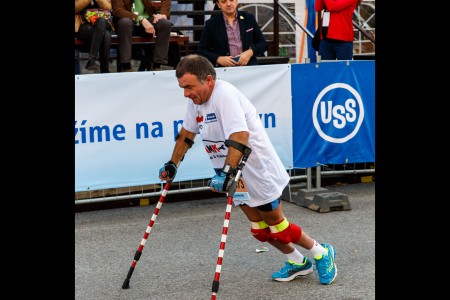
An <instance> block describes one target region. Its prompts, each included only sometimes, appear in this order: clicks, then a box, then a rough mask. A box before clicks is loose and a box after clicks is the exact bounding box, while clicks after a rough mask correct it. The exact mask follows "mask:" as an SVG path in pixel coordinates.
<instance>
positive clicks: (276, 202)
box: [240, 198, 280, 211]
mask: <svg viewBox="0 0 450 300" xmlns="http://www.w3.org/2000/svg"><path fill="white" fill-rule="evenodd" d="M240 205H247V204H240ZM279 205H280V198H278V199H275V200H273V201H272V202H270V203H267V204H264V205H261V206H257V207H256V208H257V209H258V210H260V211H272V210H274V209H275V208H277V207H278V206H279Z"/></svg>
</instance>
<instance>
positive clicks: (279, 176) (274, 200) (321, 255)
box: [159, 55, 337, 298]
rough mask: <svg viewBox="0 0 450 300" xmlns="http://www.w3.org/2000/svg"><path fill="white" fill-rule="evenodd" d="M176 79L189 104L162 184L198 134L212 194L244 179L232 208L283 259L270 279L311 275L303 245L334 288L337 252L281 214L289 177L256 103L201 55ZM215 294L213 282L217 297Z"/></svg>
mask: <svg viewBox="0 0 450 300" xmlns="http://www.w3.org/2000/svg"><path fill="white" fill-rule="evenodd" d="M175 75H176V77H177V80H178V84H179V86H180V87H181V88H182V89H183V91H184V96H185V97H186V98H189V99H190V101H189V102H188V105H187V110H186V113H185V116H184V120H183V126H182V128H181V130H180V133H179V135H178V136H177V138H176V143H175V146H174V150H173V153H172V156H171V158H170V160H169V161H168V162H167V163H166V164H165V165H164V166H163V167H162V168H161V169H160V171H159V177H160V179H162V180H166V181H168V182H171V181H172V180H173V179H174V177H175V175H176V172H177V165H178V164H179V162H180V160H181V159H182V158H183V156H184V154H185V153H186V151H188V150H189V148H190V147H191V146H192V143H193V141H194V138H195V136H196V133H200V136H201V138H202V141H203V144H204V146H205V150H206V152H207V154H208V155H209V157H210V159H211V162H212V164H213V167H214V170H215V171H216V175H214V176H213V177H212V178H211V180H210V187H211V189H212V190H213V191H215V192H222V193H223V192H228V189H229V187H230V185H231V184H232V183H233V182H234V179H235V177H236V174H239V175H241V176H240V178H238V179H239V183H238V184H237V186H236V190H235V191H234V194H233V197H232V198H233V199H232V200H233V203H234V205H235V206H239V208H240V209H241V210H242V211H243V212H244V214H245V215H246V216H247V218H248V220H249V221H250V222H251V228H250V232H251V233H252V235H253V236H254V237H255V238H256V239H257V240H259V241H261V242H268V243H269V244H271V245H272V246H273V247H275V248H276V249H278V250H279V251H281V252H282V253H284V254H285V265H284V266H283V267H282V268H281V270H279V271H277V272H274V273H273V274H272V279H273V280H276V281H291V280H293V279H295V278H297V277H298V276H304V275H308V274H310V273H312V272H313V265H312V262H311V260H310V259H308V258H307V257H306V256H304V255H303V254H302V253H300V251H299V250H298V249H297V248H296V247H295V245H299V246H301V247H302V248H305V249H307V250H309V251H310V252H311V254H312V256H313V257H314V260H315V263H316V267H317V271H318V274H319V280H320V283H322V284H330V283H332V282H333V280H334V279H335V278H336V274H337V269H336V265H335V263H334V259H335V255H336V252H335V250H334V248H333V247H332V246H331V245H329V244H319V243H317V242H316V241H315V240H314V239H312V238H311V237H310V236H309V235H308V234H306V233H305V232H304V231H302V229H301V227H300V226H298V225H296V224H294V223H292V222H289V221H288V220H287V218H286V217H285V215H284V213H283V210H282V205H281V200H280V196H281V194H282V191H283V189H284V187H285V186H286V185H287V184H288V183H289V175H288V173H287V172H286V169H285V167H284V166H283V164H282V162H281V160H280V158H279V157H278V155H277V153H276V151H275V148H274V147H273V145H272V143H271V141H270V139H269V137H268V135H267V133H266V131H265V129H264V126H263V124H262V122H261V120H260V119H259V117H258V113H257V111H256V108H255V107H254V106H253V104H252V103H251V102H250V101H249V100H248V99H247V98H246V97H245V96H244V94H242V93H241V92H240V91H239V90H238V89H237V88H236V87H234V86H233V85H232V84H230V83H228V82H226V81H223V80H219V79H216V71H215V69H214V66H213V65H212V64H211V63H210V62H209V60H208V59H206V58H204V57H202V56H199V55H188V56H185V57H184V58H182V60H181V61H180V62H179V63H178V66H177V68H176V71H175ZM248 149H250V151H251V155H247V157H246V159H247V158H248V160H247V161H246V163H245V168H242V167H241V168H240V169H242V170H240V169H239V165H240V163H241V161H242V158H243V157H245V153H248V152H249V151H248ZM237 169H239V170H237ZM222 251H223V250H222ZM259 276H260V275H259V274H258V276H255V278H258V277H259ZM215 281H217V280H215ZM214 289H215V291H214ZM217 289H218V282H215V284H213V294H214V293H215V292H217ZM213 298H214V297H213Z"/></svg>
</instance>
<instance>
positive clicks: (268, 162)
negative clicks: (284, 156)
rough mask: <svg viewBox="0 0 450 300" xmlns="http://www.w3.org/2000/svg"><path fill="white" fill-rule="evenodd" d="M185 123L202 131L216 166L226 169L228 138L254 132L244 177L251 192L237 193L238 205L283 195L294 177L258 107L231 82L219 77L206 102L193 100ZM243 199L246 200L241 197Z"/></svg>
mask: <svg viewBox="0 0 450 300" xmlns="http://www.w3.org/2000/svg"><path fill="white" fill-rule="evenodd" d="M183 127H184V128H185V129H186V130H188V131H190V132H195V133H200V136H201V138H202V141H203V144H204V145H205V150H206V153H207V154H208V156H209V158H210V159H211V162H212V164H213V166H214V168H216V169H222V168H223V166H224V163H225V158H226V156H227V153H228V148H227V147H226V146H225V140H227V139H228V138H229V137H230V135H231V134H232V133H234V132H238V131H248V132H249V133H250V136H249V140H248V145H247V146H248V147H249V148H250V149H251V150H252V152H251V153H250V156H249V158H248V160H247V163H246V164H245V166H244V168H243V170H242V174H241V176H242V177H241V178H242V179H243V180H244V182H245V186H246V188H247V190H248V194H245V195H242V194H240V193H236V194H235V195H234V198H233V202H234V203H235V205H238V204H242V203H245V204H247V205H248V206H251V207H255V206H260V205H263V204H267V203H270V202H272V201H273V200H275V199H277V198H279V197H280V196H281V193H282V191H283V189H284V188H285V187H286V185H287V184H288V182H289V180H290V178H289V175H288V174H287V172H286V169H285V167H284V166H283V163H282V162H281V160H280V158H279V157H278V154H277V153H276V151H275V149H274V147H273V145H272V143H271V141H270V139H269V136H268V135H267V133H266V131H265V129H264V126H263V124H262V122H261V120H260V119H259V116H258V113H257V111H256V108H255V107H254V106H253V104H252V103H251V102H250V101H249V100H248V99H247V97H245V96H244V94H242V93H241V92H240V91H239V90H238V89H237V88H236V87H234V86H233V85H232V84H230V83H229V82H226V81H223V80H216V82H215V86H214V90H213V92H212V94H211V98H210V99H209V100H208V101H207V102H206V103H204V104H203V105H196V104H194V103H193V102H192V101H189V103H188V107H187V110H186V115H185V117H184V120H183ZM238 199H243V200H238Z"/></svg>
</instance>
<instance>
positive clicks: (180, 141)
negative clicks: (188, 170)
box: [170, 127, 196, 165]
mask: <svg viewBox="0 0 450 300" xmlns="http://www.w3.org/2000/svg"><path fill="white" fill-rule="evenodd" d="M195 136H196V134H195V133H193V132H190V131H187V130H186V129H184V128H183V127H181V130H180V132H179V134H178V137H177V140H176V142H175V147H174V149H173V153H172V157H171V158H170V160H171V161H173V162H174V163H175V164H176V165H178V164H179V162H180V161H181V160H182V159H183V158H184V155H185V154H186V152H187V151H188V150H189V149H190V148H191V147H192V144H193V143H194V139H195Z"/></svg>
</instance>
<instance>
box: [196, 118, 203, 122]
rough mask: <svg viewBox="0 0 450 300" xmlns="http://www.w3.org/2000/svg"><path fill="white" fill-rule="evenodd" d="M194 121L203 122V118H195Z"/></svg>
mask: <svg viewBox="0 0 450 300" xmlns="http://www.w3.org/2000/svg"><path fill="white" fill-rule="evenodd" d="M195 120H197V123H201V122H203V116H197V117H195Z"/></svg>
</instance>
